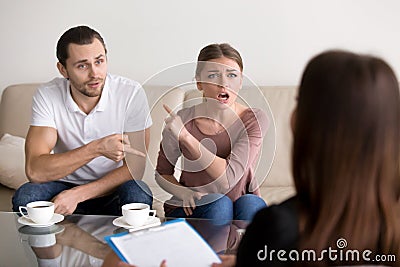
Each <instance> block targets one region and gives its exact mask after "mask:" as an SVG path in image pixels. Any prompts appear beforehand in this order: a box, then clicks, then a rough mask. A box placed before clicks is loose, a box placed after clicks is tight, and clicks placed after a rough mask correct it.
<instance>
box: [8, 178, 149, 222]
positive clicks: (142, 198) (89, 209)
mask: <svg viewBox="0 0 400 267" xmlns="http://www.w3.org/2000/svg"><path fill="white" fill-rule="evenodd" d="M75 186H77V185H75V184H71V183H67V182H61V181H54V182H47V183H40V184H36V183H26V184H24V185H22V186H21V187H20V188H18V190H17V191H16V192H15V194H14V196H13V198H12V204H13V211H15V212H17V211H18V207H19V206H26V204H28V203H29V202H32V201H38V200H51V199H52V198H54V197H55V196H56V195H58V194H59V193H61V192H62V191H64V190H69V189H71V188H73V187H75ZM131 202H141V203H146V204H148V205H150V207H151V205H152V202H153V195H152V193H151V191H150V188H149V187H148V186H147V185H146V184H145V183H144V182H143V181H136V180H130V181H127V182H125V183H123V184H122V185H120V186H119V187H118V188H117V189H116V190H115V192H113V193H112V194H110V195H107V196H104V197H99V198H95V199H89V200H86V201H84V202H81V203H79V204H78V206H77V208H76V210H75V212H74V213H76V214H93V215H94V214H101V215H115V216H120V215H121V214H122V212H121V206H122V205H124V204H127V203H131Z"/></svg>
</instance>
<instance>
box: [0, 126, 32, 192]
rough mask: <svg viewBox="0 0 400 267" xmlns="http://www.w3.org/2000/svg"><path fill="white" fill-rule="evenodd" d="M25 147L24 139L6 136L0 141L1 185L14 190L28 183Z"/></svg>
mask: <svg viewBox="0 0 400 267" xmlns="http://www.w3.org/2000/svg"><path fill="white" fill-rule="evenodd" d="M24 145H25V139H24V138H22V137H18V136H13V135H10V134H4V136H3V137H2V138H1V139H0V151H1V153H0V183H1V184H3V185H5V186H7V187H9V188H12V189H17V188H18V187H20V186H21V185H22V184H24V183H26V182H28V179H27V178H26V175H25V152H24Z"/></svg>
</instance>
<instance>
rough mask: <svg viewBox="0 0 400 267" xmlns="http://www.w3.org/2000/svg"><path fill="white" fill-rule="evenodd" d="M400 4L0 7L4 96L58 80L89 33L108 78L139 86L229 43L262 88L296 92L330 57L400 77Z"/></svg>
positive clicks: (285, 0)
mask: <svg viewBox="0 0 400 267" xmlns="http://www.w3.org/2000/svg"><path fill="white" fill-rule="evenodd" d="M399 10H400V1H398V0H352V1H349V0H331V1H325V0H301V1H299V0H259V1H251V0H250V1H240V2H239V1H234V0H201V1H189V0H187V1H185V0H181V1H179V0H168V1H155V0H153V1H151V0H147V1H145V0H142V1H140V0H118V1H110V0H85V1H79V0H69V1H54V0H36V1H32V0H17V1H15V0H1V2H0V34H1V41H0V90H2V89H3V88H4V87H6V86H7V85H10V84H15V83H28V82H44V81H48V80H50V79H52V78H53V77H54V76H58V73H57V70H56V67H55V64H56V57H55V45H56V42H57V39H58V38H59V36H60V35H61V34H62V33H63V32H64V31H65V30H66V29H68V28H69V27H71V26H75V25H79V24H87V25H89V26H92V27H93V28H95V29H97V30H98V31H99V32H100V33H101V34H102V35H103V37H104V38H105V41H106V44H107V46H108V50H109V70H110V72H113V73H117V74H121V75H124V76H127V77H129V78H132V79H135V80H137V81H139V82H144V81H145V80H146V79H147V78H148V77H150V76H151V75H153V74H155V73H157V72H159V71H161V70H162V69H164V68H167V67H170V66H172V65H175V64H180V63H183V62H188V61H193V60H195V59H196V57H197V53H198V51H199V50H200V48H202V47H203V46H204V45H206V44H209V43H212V42H229V43H231V44H232V45H233V46H234V47H236V48H237V49H238V50H239V51H240V52H241V53H242V56H243V58H244V63H245V73H246V74H247V75H248V76H249V77H250V78H251V79H253V80H254V81H255V82H256V83H257V84H259V85H293V84H298V81H299V78H300V75H301V72H302V70H303V68H304V65H305V64H306V62H307V61H308V59H309V58H310V57H311V56H312V55H314V54H315V53H318V52H320V51H322V50H325V49H328V48H345V49H350V50H353V51H356V52H366V53H373V54H376V55H379V56H382V57H383V58H384V59H386V60H387V61H388V62H389V63H390V64H391V65H392V67H393V68H394V69H395V72H396V74H397V75H398V76H399V74H400V31H399V29H400V28H399V25H400V16H399V15H398V12H399Z"/></svg>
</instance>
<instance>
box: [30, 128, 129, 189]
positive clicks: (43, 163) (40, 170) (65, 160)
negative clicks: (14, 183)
mask: <svg viewBox="0 0 400 267" xmlns="http://www.w3.org/2000/svg"><path fill="white" fill-rule="evenodd" d="M122 139H123V137H122V135H121V134H114V135H110V136H106V137H104V138H101V139H99V140H95V141H93V142H90V143H88V144H87V145H84V146H81V147H79V148H76V149H73V150H71V151H68V152H65V153H57V154H50V152H51V150H52V149H53V148H54V146H55V144H56V142H57V130H56V129H54V128H51V127H38V126H31V127H30V128H29V131H28V135H27V137H26V144H25V157H26V158H25V160H26V164H25V171H26V175H27V177H28V178H29V180H30V181H31V182H33V183H42V182H49V181H56V180H58V179H60V178H62V177H65V176H67V175H69V174H71V173H72V172H74V171H75V170H76V169H78V168H80V167H82V166H83V165H85V164H87V163H88V162H90V161H91V160H92V159H94V158H96V157H99V156H105V157H107V158H109V159H111V160H114V161H120V160H121V159H123V157H124V153H123V151H124V146H123V140H122Z"/></svg>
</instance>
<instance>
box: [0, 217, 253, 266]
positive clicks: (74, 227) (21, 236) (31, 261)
mask: <svg viewBox="0 0 400 267" xmlns="http://www.w3.org/2000/svg"><path fill="white" fill-rule="evenodd" d="M18 218H19V216H18V214H17V213H14V212H0V225H1V226H0V236H1V242H0V267H3V266H7V267H13V266H15V267H20V266H73V267H75V266H101V265H102V263H103V258H104V257H105V256H106V255H107V254H108V253H109V252H110V251H111V249H110V247H109V246H108V245H107V244H106V243H105V241H104V237H105V236H108V235H112V234H116V233H120V232H127V231H128V230H127V229H125V228H122V227H118V226H115V225H114V224H113V221H114V219H116V218H117V217H115V216H103V215H71V216H67V217H65V218H64V220H63V221H62V222H59V223H57V224H54V225H51V226H48V227H32V226H29V225H23V224H20V223H19V222H18ZM160 220H161V221H162V222H165V221H167V220H172V218H160ZM187 222H188V223H189V224H190V225H191V226H192V227H193V228H194V229H195V230H196V231H197V232H198V233H199V234H200V235H201V236H202V237H203V238H204V239H205V240H206V241H207V242H208V244H209V245H210V246H211V247H212V248H213V249H214V251H215V252H216V253H217V254H231V253H235V252H236V249H237V246H238V244H239V241H240V239H241V236H242V234H243V232H244V229H245V228H246V227H247V225H248V223H247V222H246V221H229V222H224V223H221V222H215V221H212V220H206V219H187ZM143 245H145V244H143Z"/></svg>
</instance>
